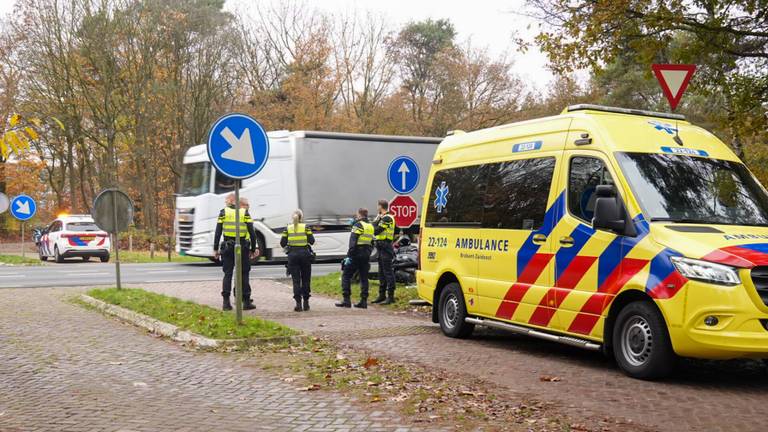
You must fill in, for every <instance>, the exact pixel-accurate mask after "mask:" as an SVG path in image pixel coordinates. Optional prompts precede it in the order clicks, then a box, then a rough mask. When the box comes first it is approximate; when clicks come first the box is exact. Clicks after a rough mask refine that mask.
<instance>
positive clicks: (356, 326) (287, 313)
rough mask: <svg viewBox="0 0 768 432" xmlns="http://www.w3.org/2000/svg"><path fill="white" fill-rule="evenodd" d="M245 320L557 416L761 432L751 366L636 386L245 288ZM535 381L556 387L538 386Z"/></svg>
mask: <svg viewBox="0 0 768 432" xmlns="http://www.w3.org/2000/svg"><path fill="white" fill-rule="evenodd" d="M145 287H146V288H148V289H152V290H155V291H159V292H164V293H167V294H170V295H174V296H178V297H182V298H188V299H194V300H196V301H198V302H202V303H207V304H210V305H213V306H218V305H219V301H220V298H219V296H218V291H219V290H218V285H217V284H216V283H203V282H200V283H194V284H190V283H185V284H167V285H146V286H145ZM253 288H254V298H255V299H256V303H257V310H256V311H254V313H255V314H257V315H261V316H269V317H270V318H271V319H274V320H277V321H280V322H282V323H285V324H288V325H290V326H293V327H296V328H301V329H303V330H305V331H308V332H310V333H315V334H317V333H322V334H327V335H331V336H334V337H337V338H339V339H341V340H345V341H347V343H349V344H351V345H352V346H355V347H359V348H364V349H368V350H372V351H374V352H379V353H382V354H385V355H388V356H392V357H394V358H399V359H403V360H405V361H413V362H419V363H422V364H425V365H436V366H439V367H443V368H446V369H449V370H457V371H458V370H461V371H463V372H464V373H468V374H471V375H474V376H479V377H482V378H485V379H487V380H488V381H491V382H494V383H497V384H501V385H503V386H505V387H507V388H509V390H510V393H511V394H520V395H526V396H532V397H535V398H538V399H540V400H546V401H555V402H557V403H558V405H560V406H562V407H563V408H564V409H565V410H566V412H568V413H570V414H572V415H574V416H576V417H578V416H579V415H590V416H610V417H614V418H622V419H628V420H631V421H633V422H635V423H637V424H643V425H648V426H650V427H653V428H656V429H658V430H662V431H675V432H679V431H688V430H696V431H758V430H759V431H762V430H764V412H765V407H766V406H768V390H767V389H768V372H766V368H765V367H764V366H763V365H762V363H759V362H755V361H731V362H700V361H684V362H683V363H682V365H681V367H680V368H679V370H678V371H677V373H676V376H675V378H674V379H672V380H669V381H666V382H644V381H638V380H633V379H630V378H627V377H626V376H624V375H623V374H622V373H621V372H620V371H618V370H617V368H616V367H615V365H614V364H613V363H612V362H611V361H609V360H607V359H605V358H604V357H602V355H600V354H598V353H593V352H588V351H584V350H580V349H578V348H572V347H567V346H563V345H559V344H554V343H550V342H544V341H539V340H536V339H531V338H524V337H519V336H514V335H509V334H505V333H501V332H495V331H490V330H481V331H478V332H476V335H475V337H474V338H472V339H469V340H455V339H449V338H446V337H444V336H442V334H440V333H439V329H438V328H437V326H436V325H433V324H432V323H431V322H429V320H428V319H426V318H419V317H414V316H412V315H404V314H393V313H388V312H384V311H382V310H381V309H369V310H367V311H355V310H339V309H337V308H334V307H333V300H332V299H327V298H322V297H317V296H316V297H313V299H312V300H313V310H312V311H311V312H310V313H307V314H305V313H303V312H302V313H299V314H297V313H295V312H292V311H291V309H292V307H293V300H292V299H291V294H290V289H289V288H288V287H287V286H285V285H283V284H280V283H276V282H271V281H258V282H254V283H253ZM543 375H551V376H557V377H560V378H561V381H559V382H542V381H541V380H540V377H541V376H543Z"/></svg>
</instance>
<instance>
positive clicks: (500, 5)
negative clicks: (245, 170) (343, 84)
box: [0, 0, 553, 90]
mask: <svg viewBox="0 0 768 432" xmlns="http://www.w3.org/2000/svg"><path fill="white" fill-rule="evenodd" d="M255 1H256V0H227V3H226V6H225V8H226V9H228V10H232V11H235V10H238V9H241V7H242V6H244V5H245V6H246V8H247V5H249V4H253V3H255ZM259 1H271V2H279V1H281V0H259ZM305 1H306V4H308V5H311V6H313V7H316V8H319V9H321V10H325V11H327V12H330V13H346V12H349V11H350V10H355V9H356V10H358V11H360V12H363V13H364V12H368V11H370V12H373V13H376V14H381V15H382V16H384V17H385V19H387V20H388V21H389V23H390V24H391V25H392V26H393V27H394V28H397V27H400V26H401V25H402V24H405V23H407V22H409V21H419V20H423V19H427V18H432V19H440V18H447V19H449V20H451V22H453V24H454V26H455V27H456V30H457V32H458V39H459V41H466V40H468V39H471V41H472V44H473V45H475V46H478V47H487V48H488V50H489V53H490V54H491V55H499V54H502V53H503V52H505V51H508V54H509V58H511V59H512V60H513V61H514V67H513V70H514V72H515V73H516V74H517V75H518V76H520V77H521V78H522V79H523V81H524V82H525V83H526V84H527V85H528V87H529V88H532V89H539V90H546V89H547V85H548V84H549V83H550V82H551V80H552V79H553V77H552V74H551V73H550V72H549V70H548V69H547V67H546V65H547V59H546V56H545V55H544V54H542V53H541V52H540V51H539V50H538V49H537V48H536V46H535V45H534V46H532V47H531V49H529V51H528V52H526V53H524V54H523V53H519V52H517V51H516V47H515V46H514V45H513V40H512V38H513V36H514V35H515V34H516V35H517V36H518V37H522V38H523V39H525V40H528V41H532V39H533V37H534V36H535V35H536V33H537V31H538V25H537V23H536V22H534V21H533V20H531V19H529V18H526V17H523V16H520V15H518V14H516V13H514V11H521V10H523V9H524V8H525V1H524V0H474V1H458V0H447V1H446V0H313V1H309V0H305ZM13 4H14V0H0V15H5V14H7V13H8V12H10V11H11V10H12V9H13Z"/></svg>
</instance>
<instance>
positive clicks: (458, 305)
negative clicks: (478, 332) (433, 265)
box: [437, 282, 475, 339]
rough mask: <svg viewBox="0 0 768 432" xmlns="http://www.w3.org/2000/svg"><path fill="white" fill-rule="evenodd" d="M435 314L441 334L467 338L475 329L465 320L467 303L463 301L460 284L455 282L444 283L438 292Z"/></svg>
mask: <svg viewBox="0 0 768 432" xmlns="http://www.w3.org/2000/svg"><path fill="white" fill-rule="evenodd" d="M437 316H438V321H439V322H440V328H441V329H442V330H443V334H445V335H446V336H448V337H452V338H459V339H464V338H468V337H469V336H471V335H472V331H473V330H474V329H475V325H474V324H470V323H468V322H466V321H465V319H466V318H467V304H466V303H464V294H462V292H461V286H460V285H459V284H458V283H456V282H453V283H450V284H448V285H446V286H445V288H443V292H441V293H440V302H439V303H438V314H437Z"/></svg>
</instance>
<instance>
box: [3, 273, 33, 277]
mask: <svg viewBox="0 0 768 432" xmlns="http://www.w3.org/2000/svg"><path fill="white" fill-rule="evenodd" d="M0 277H27V275H23V274H21V273H6V274H2V275H0Z"/></svg>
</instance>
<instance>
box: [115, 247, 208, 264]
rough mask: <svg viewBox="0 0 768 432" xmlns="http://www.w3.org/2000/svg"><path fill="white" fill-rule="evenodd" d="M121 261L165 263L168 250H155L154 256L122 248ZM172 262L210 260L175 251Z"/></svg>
mask: <svg viewBox="0 0 768 432" xmlns="http://www.w3.org/2000/svg"><path fill="white" fill-rule="evenodd" d="M114 253H115V252H114V250H113V251H112V255H113V256H112V258H113V259H114ZM120 262H123V263H133V264H143V263H163V262H168V253H167V252H155V256H154V257H153V258H152V257H150V256H149V251H133V252H129V251H123V250H120ZM170 262H201V263H202V262H209V261H208V260H207V259H205V258H199V257H191V256H185V255H179V254H177V253H175V252H172V253H171V261H170Z"/></svg>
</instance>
